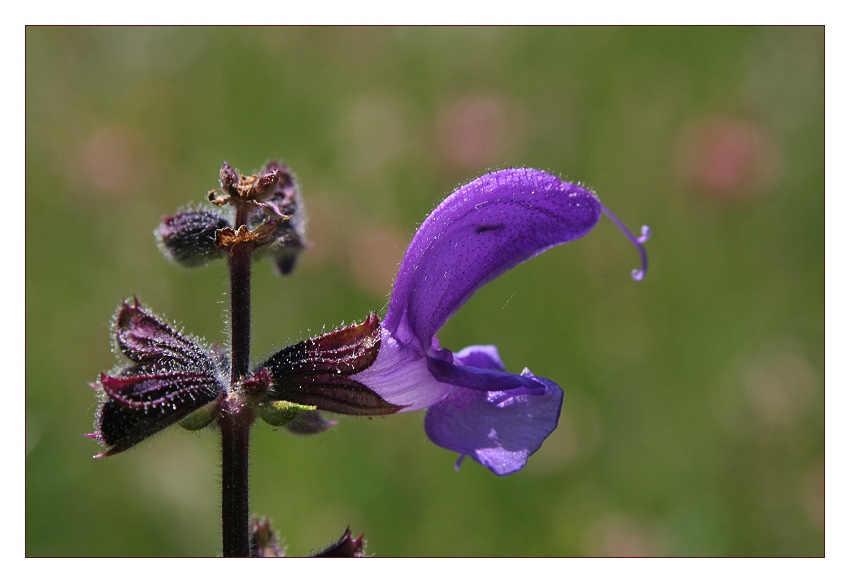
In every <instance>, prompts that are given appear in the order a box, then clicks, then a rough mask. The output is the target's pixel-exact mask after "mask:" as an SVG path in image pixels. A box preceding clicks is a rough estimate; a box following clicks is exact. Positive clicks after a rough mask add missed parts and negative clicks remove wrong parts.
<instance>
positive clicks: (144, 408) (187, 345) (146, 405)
mask: <svg viewBox="0 0 850 583" xmlns="http://www.w3.org/2000/svg"><path fill="white" fill-rule="evenodd" d="M114 326H115V343H116V345H117V347H118V349H119V350H120V351H121V352H122V353H123V354H124V355H125V356H127V358H129V359H130V360H132V361H133V362H134V363H135V365H133V366H129V367H126V368H124V369H122V370H120V371H119V372H118V373H117V374H114V375H107V374H101V375H100V377H99V379H98V381H97V383H96V384H95V388H97V389H99V390H100V391H102V394H103V397H104V402H103V404H102V405H101V406H100V408H99V409H98V411H97V415H96V418H95V432H94V433H93V434H91V435H90V437H93V438H95V439H97V440H98V441H99V442H100V443H101V444H102V445H103V446H104V447H106V448H108V449H107V451H106V452H104V453H102V454H100V455H99V456H97V457H104V456H107V455H112V454H115V453H118V452H121V451H124V450H126V449H128V448H130V447H132V446H134V445H136V444H137V443H139V442H141V441H143V440H144V439H146V438H148V437H150V436H151V435H153V434H154V433H156V432H158V431H160V430H162V429H164V428H166V427H168V426H169V425H171V424H173V423H176V422H178V421H180V420H181V419H183V418H184V417H186V416H187V415H189V414H190V413H192V412H193V411H196V410H198V409H200V408H201V407H204V406H205V405H208V404H209V403H212V402H213V401H215V400H216V399H217V398H218V397H219V395H221V394H222V393H223V392H224V387H225V386H226V384H225V382H224V381H223V380H222V375H223V373H222V371H221V370H220V369H219V367H218V365H217V363H216V359H215V357H214V355H213V353H212V352H211V351H209V350H207V349H206V348H205V347H203V346H201V345H200V343H199V342H198V341H196V340H195V339H193V338H190V337H188V336H184V335H183V334H181V333H179V332H177V331H176V330H174V329H173V328H172V327H171V326H169V325H168V324H166V323H164V322H163V321H162V320H160V319H159V318H157V317H156V316H154V315H152V314H151V313H150V312H148V311H147V310H145V309H144V308H143V307H142V306H141V304H139V301H138V300H137V299H134V300H133V303H132V304H130V303H128V302H123V303H122V304H121V307H120V308H119V309H118V313H117V314H116V315H115V319H114Z"/></svg>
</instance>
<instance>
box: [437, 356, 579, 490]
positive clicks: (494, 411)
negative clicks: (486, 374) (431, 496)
mask: <svg viewBox="0 0 850 583" xmlns="http://www.w3.org/2000/svg"><path fill="white" fill-rule="evenodd" d="M455 363H456V364H459V365H461V366H466V365H467V363H475V364H476V365H480V367H481V368H491V369H499V368H501V360H500V359H499V358H498V354H497V353H495V349H494V348H493V347H490V346H486V347H482V346H474V347H469V348H467V349H464V350H463V351H461V352H459V353H458V354H456V355H455ZM517 376H522V377H524V378H525V379H532V380H534V381H537V382H539V383H541V384H542V385H543V386H544V390H543V391H537V390H531V391H530V390H528V389H525V388H519V389H512V390H508V391H490V392H483V391H479V390H471V389H465V388H460V387H455V388H453V389H451V391H450V392H449V393H448V395H447V396H446V397H445V398H444V399H443V400H441V401H440V402H439V403H437V404H435V405H434V406H432V407H430V408H429V409H428V413H427V414H426V416H425V432H426V433H427V434H428V437H429V438H430V439H431V441H433V442H434V443H436V444H437V445H439V446H440V447H444V448H446V449H450V450H452V451H456V452H458V453H459V454H461V456H469V457H471V458H473V459H474V460H475V461H477V462H478V463H480V464H481V465H483V466H485V467H487V468H489V469H490V470H492V471H493V472H494V473H496V474H498V475H500V476H503V475H505V474H510V473H513V472H516V471H519V470H520V469H522V467H523V466H525V463H526V460H527V459H528V456H530V455H531V454H533V453H534V452H535V451H537V450H538V449H539V448H540V446H541V445H542V444H543V441H544V440H545V439H546V438H547V437H548V436H549V434H550V433H552V431H554V429H555V427H557V425H558V417H559V416H560V414H561V403H562V401H563V397H564V393H563V391H562V390H561V388H560V387H559V386H558V385H556V384H555V383H553V382H552V381H550V380H548V379H544V378H539V377H535V376H533V375H532V374H531V373H530V372H528V371H525V372H523V374H522V375H517Z"/></svg>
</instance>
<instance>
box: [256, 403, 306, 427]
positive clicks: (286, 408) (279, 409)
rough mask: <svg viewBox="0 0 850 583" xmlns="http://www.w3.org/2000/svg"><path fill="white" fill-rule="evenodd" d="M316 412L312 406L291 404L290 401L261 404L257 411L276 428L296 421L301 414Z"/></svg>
mask: <svg viewBox="0 0 850 583" xmlns="http://www.w3.org/2000/svg"><path fill="white" fill-rule="evenodd" d="M315 410H316V408H315V407H312V406H310V405H299V404H297V403H290V402H289V401H272V402H270V403H261V404H260V405H259V406H258V407H257V411H259V413H260V417H262V418H263V421H265V422H266V423H268V424H269V425H274V426H275V427H280V426H281V425H286V424H287V423H289V422H291V421H294V420H295V419H296V418H297V417H298V416H299V415H301V413H306V412H307V411H315Z"/></svg>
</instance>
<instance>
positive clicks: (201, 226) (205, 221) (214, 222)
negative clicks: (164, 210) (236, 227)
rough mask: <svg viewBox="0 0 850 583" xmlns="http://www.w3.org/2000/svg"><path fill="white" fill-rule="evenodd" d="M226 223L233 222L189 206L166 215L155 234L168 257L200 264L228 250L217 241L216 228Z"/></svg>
mask: <svg viewBox="0 0 850 583" xmlns="http://www.w3.org/2000/svg"><path fill="white" fill-rule="evenodd" d="M225 227H230V223H229V222H228V221H227V220H226V219H225V218H224V217H223V216H221V215H220V214H218V213H215V212H210V211H201V210H185V211H180V212H178V213H177V214H175V215H173V216H170V217H162V222H161V223H160V224H159V226H158V227H157V228H156V230H155V231H154V236H155V237H156V241H157V244H158V246H159V249H160V251H162V254H163V255H165V256H166V257H167V258H168V259H170V260H172V261H174V262H175V263H177V264H178V265H182V266H184V267H197V266H200V265H204V264H205V263H207V262H209V261H210V260H212V259H215V258H217V257H221V256H223V255H224V254H225V253H226V251H224V250H222V249H220V248H219V247H218V246H217V245H216V231H218V230H219V229H224V228H225Z"/></svg>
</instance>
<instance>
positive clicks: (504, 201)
mask: <svg viewBox="0 0 850 583" xmlns="http://www.w3.org/2000/svg"><path fill="white" fill-rule="evenodd" d="M603 212H604V213H605V214H606V215H608V216H610V217H611V218H612V220H614V221H615V223H616V224H617V225H618V226H619V227H620V228H621V229H623V230H624V232H626V233H627V234H628V236H629V237H630V238H631V239H632V241H633V242H635V243H636V244H637V246H638V249H639V251H640V253H641V257H642V260H643V268H642V269H641V270H639V271H638V270H636V271H635V272H633V277H634V278H635V279H641V278H642V277H643V275H644V273H645V270H646V254H645V252H644V250H643V247H642V243H643V242H644V241H645V240H646V238H647V237H648V235H649V230H648V229H646V228H645V229H644V232H643V236H642V237H640V238H636V237H634V236H632V235H631V234H630V233H628V231H627V230H625V228H624V227H623V225H622V223H620V222H619V220H617V219H616V217H614V216H613V215H612V214H611V213H610V212H609V211H608V210H607V209H606V208H605V207H603V206H602V204H601V203H600V202H599V200H598V199H597V198H596V196H595V195H594V194H593V193H591V192H590V191H588V190H586V189H584V188H581V187H579V186H576V185H575V184H570V183H568V182H563V181H561V180H560V179H558V178H556V177H555V176H552V175H550V174H547V173H545V172H541V171H539V170H531V169H510V170H502V171H499V172H494V173H492V174H488V175H486V176H482V177H481V178H478V179H476V180H473V181H472V182H470V183H469V184H466V185H464V186H462V187H460V188H459V189H458V190H456V191H455V192H454V193H453V194H451V195H450V196H449V197H448V198H446V199H445V200H444V201H443V202H442V203H441V204H440V205H439V206H438V207H437V208H436V209H435V210H434V212H432V213H431V215H430V216H429V217H428V218H427V219H425V222H424V223H423V224H422V226H421V227H420V228H419V230H418V231H417V233H416V235H415V236H414V237H413V241H412V242H411V243H410V247H409V248H408V250H407V253H406V254H405V256H404V258H403V259H402V262H401V266H400V268H399V273H398V277H397V278H396V282H395V286H394V288H393V293H392V298H391V300H390V305H389V309H388V311H387V315H386V317H385V318H384V321H383V322H382V324H381V347H380V351H379V353H378V356H377V358H376V360H375V362H374V364H373V365H372V366H370V367H368V368H367V369H365V370H363V371H362V372H359V373H357V374H354V375H353V376H352V377H351V378H352V379H353V380H356V381H358V382H361V383H363V384H364V385H366V386H368V387H369V388H370V389H372V390H373V391H375V392H376V393H377V394H378V395H380V396H381V397H382V398H383V399H384V400H386V401H387V402H389V403H394V404H398V405H401V406H403V407H404V408H403V411H412V410H416V409H423V408H427V409H428V411H427V414H426V416H425V431H426V433H427V435H428V437H429V438H430V439H431V440H432V441H434V443H436V444H437V445H439V446H441V447H444V448H447V449H450V450H453V451H456V452H458V453H460V454H461V457H460V459H459V460H458V464H459V463H460V461H461V460H462V459H463V458H464V457H465V456H469V457H471V458H473V459H474V460H476V461H477V462H479V463H481V464H482V465H484V466H485V467H487V468H489V469H490V470H492V471H493V472H494V473H496V474H498V475H505V474H510V473H513V472H516V471H518V470H520V469H521V468H522V467H523V466H524V465H525V463H526V461H527V459H528V456H529V455H531V454H532V453H534V452H535V451H537V449H538V448H539V447H540V446H541V444H542V443H543V440H545V439H546V437H548V436H549V434H550V433H551V432H552V431H553V430H554V429H555V427H556V426H557V423H558V416H559V415H560V410H561V403H562V400H563V391H562V390H561V388H560V387H559V386H558V385H557V384H555V383H554V382H552V381H550V380H548V379H545V378H542V377H537V376H535V375H533V374H532V373H531V372H530V371H528V370H525V371H523V372H522V373H521V374H512V373H508V372H505V370H504V366H503V365H502V361H501V359H500V358H499V354H498V352H497V350H496V348H495V347H493V346H470V347H468V348H465V349H463V350H461V351H459V352H457V353H453V352H451V351H450V350H448V349H445V348H440V346H439V343H438V342H437V339H436V337H435V334H436V333H437V331H438V330H439V329H440V328H441V327H442V326H443V324H445V323H446V321H447V320H448V319H449V318H450V317H451V316H452V315H453V314H454V313H455V312H456V311H457V310H458V309H459V308H460V307H461V306H462V305H463V304H464V303H465V302H466V301H467V300H468V299H469V298H470V297H471V296H472V294H474V293H475V291H476V290H478V289H479V288H480V287H481V286H483V285H484V284H486V283H487V282H489V281H491V280H493V279H495V278H496V277H498V276H499V275H501V274H503V273H505V272H506V271H507V270H509V269H511V268H512V267H515V266H516V265H518V264H520V263H522V262H524V261H526V260H528V259H530V258H532V257H534V256H535V255H537V254H539V253H542V252H543V251H546V250H547V249H549V248H551V247H553V246H555V245H560V244H562V243H567V242H569V241H573V240H575V239H578V238H579V237H582V236H584V235H585V234H587V233H588V232H589V231H590V230H591V229H593V227H594V226H595V225H596V223H597V222H598V221H599V217H600V214H601V213H603Z"/></svg>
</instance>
